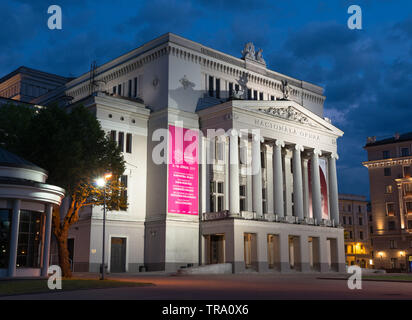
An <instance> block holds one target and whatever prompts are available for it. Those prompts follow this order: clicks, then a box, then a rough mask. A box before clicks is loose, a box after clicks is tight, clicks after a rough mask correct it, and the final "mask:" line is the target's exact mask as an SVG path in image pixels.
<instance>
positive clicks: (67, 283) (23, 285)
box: [0, 279, 150, 296]
mask: <svg viewBox="0 0 412 320" xmlns="http://www.w3.org/2000/svg"><path fill="white" fill-rule="evenodd" d="M147 285H150V284H149V283H142V282H131V281H117V280H90V279H63V280H62V289H61V290H50V289H49V288H48V287H47V280H44V279H42V280H36V279H34V280H5V281H0V296H6V295H16V294H30V293H42V292H59V291H71V290H85V289H104V288H120V287H141V286H147Z"/></svg>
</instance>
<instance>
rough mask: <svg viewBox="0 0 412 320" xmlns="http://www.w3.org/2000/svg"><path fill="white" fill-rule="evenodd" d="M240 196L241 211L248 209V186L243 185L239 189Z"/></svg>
mask: <svg viewBox="0 0 412 320" xmlns="http://www.w3.org/2000/svg"><path fill="white" fill-rule="evenodd" d="M239 196H240V211H245V210H246V186H245V185H241V186H240V190H239Z"/></svg>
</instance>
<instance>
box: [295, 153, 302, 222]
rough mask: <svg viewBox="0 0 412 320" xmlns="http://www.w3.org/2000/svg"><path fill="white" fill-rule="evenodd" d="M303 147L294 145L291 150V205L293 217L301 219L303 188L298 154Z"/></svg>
mask: <svg viewBox="0 0 412 320" xmlns="http://www.w3.org/2000/svg"><path fill="white" fill-rule="evenodd" d="M302 151H303V147H302V146H300V145H295V147H294V148H293V204H294V208H295V216H296V217H298V218H299V219H303V186H302V163H301V157H300V153H301V152H302Z"/></svg>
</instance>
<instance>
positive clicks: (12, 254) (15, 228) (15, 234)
mask: <svg viewBox="0 0 412 320" xmlns="http://www.w3.org/2000/svg"><path fill="white" fill-rule="evenodd" d="M20 206H21V200H19V199H15V200H14V201H13V214H12V221H11V234H10V246H9V270H8V271H9V277H14V276H15V275H16V261H17V244H18V241H19V225H20Z"/></svg>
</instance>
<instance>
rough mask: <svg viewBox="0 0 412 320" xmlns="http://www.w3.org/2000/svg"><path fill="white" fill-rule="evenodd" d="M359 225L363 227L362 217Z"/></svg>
mask: <svg viewBox="0 0 412 320" xmlns="http://www.w3.org/2000/svg"><path fill="white" fill-rule="evenodd" d="M359 225H360V226H362V225H363V219H362V217H359Z"/></svg>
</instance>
